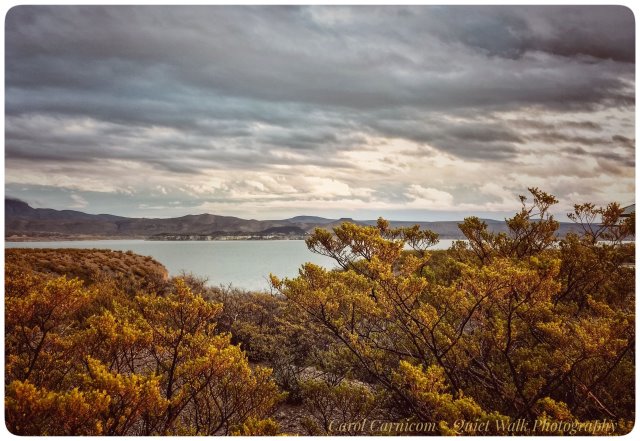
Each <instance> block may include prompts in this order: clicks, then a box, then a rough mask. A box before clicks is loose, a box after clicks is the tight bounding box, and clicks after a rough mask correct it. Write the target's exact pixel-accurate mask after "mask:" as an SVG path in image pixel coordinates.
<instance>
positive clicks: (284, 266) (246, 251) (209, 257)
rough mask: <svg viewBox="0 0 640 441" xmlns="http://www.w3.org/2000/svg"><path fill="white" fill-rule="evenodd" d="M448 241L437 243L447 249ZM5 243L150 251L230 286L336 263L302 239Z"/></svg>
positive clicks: (256, 286)
mask: <svg viewBox="0 0 640 441" xmlns="http://www.w3.org/2000/svg"><path fill="white" fill-rule="evenodd" d="M451 243H452V241H451V240H442V241H440V243H439V244H438V245H437V246H436V247H435V248H438V249H445V248H449V246H451ZM5 246H6V247H7V248H108V249H111V250H119V251H133V252H134V253H136V254H141V255H143V256H151V257H153V258H154V259H156V260H157V261H158V262H160V263H162V264H163V265H164V266H165V267H166V268H167V270H169V274H170V275H171V276H176V275H178V274H180V273H181V272H182V271H185V272H188V273H189V272H190V273H193V274H195V275H198V276H201V277H206V278H208V279H209V284H210V285H229V284H231V285H233V286H235V287H238V288H244V289H252V290H263V289H267V288H268V286H269V282H268V277H269V273H273V274H275V275H276V276H278V277H280V278H284V277H295V276H296V275H297V274H298V269H299V268H300V266H301V265H302V264H303V263H305V262H312V263H315V264H318V265H321V266H324V267H325V268H334V267H335V265H334V262H333V260H331V259H329V258H328V257H324V256H320V255H318V254H314V253H312V252H311V251H309V250H308V249H307V247H306V245H305V243H304V241H303V240H246V241H245V240H230V241H206V242H205V241H184V242H165V241H145V240H86V241H84V240H83V241H68V242H5Z"/></svg>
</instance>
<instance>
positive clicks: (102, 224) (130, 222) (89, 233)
mask: <svg viewBox="0 0 640 441" xmlns="http://www.w3.org/2000/svg"><path fill="white" fill-rule="evenodd" d="M343 222H352V223H355V224H358V225H375V223H376V220H354V219H351V218H341V219H327V218H322V217H317V216H296V217H293V218H289V219H280V220H263V221H261V220H255V219H242V218H238V217H233V216H220V215H215V214H198V215H187V216H182V217H176V218H167V219H161V218H128V217H122V216H113V215H110V214H88V213H83V212H80V211H73V210H53V209H49V208H33V207H31V206H29V205H28V204H27V203H26V202H23V201H20V200H17V199H10V198H7V199H5V238H6V239H7V240H12V241H25V240H33V241H38V240H78V239H131V238H137V239H146V238H149V237H152V236H155V237H156V238H157V237H163V236H164V237H169V236H175V237H183V238H184V237H185V236H187V237H188V236H194V237H202V236H214V237H215V236H225V233H226V235H241V234H244V233H253V234H258V235H272V234H274V233H280V234H282V236H283V238H296V239H297V238H300V235H304V234H307V233H311V232H313V230H314V229H315V228H332V227H334V226H337V225H339V224H341V223H343ZM485 222H486V223H487V224H488V225H489V230H490V231H492V232H502V231H506V226H505V223H504V222H503V221H501V220H500V221H498V220H492V219H485ZM458 223H459V222H458V221H438V222H418V221H391V226H392V227H406V226H411V225H415V224H418V225H420V226H421V227H422V228H425V229H430V230H433V231H435V232H436V233H438V234H439V235H440V237H441V238H442V239H462V238H463V236H462V234H461V233H460V230H459V229H458ZM574 229H575V226H574V224H572V223H561V224H560V229H559V234H560V236H564V235H565V234H566V233H567V232H569V231H571V230H574ZM294 233H295V234H294Z"/></svg>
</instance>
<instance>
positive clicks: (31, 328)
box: [5, 265, 283, 435]
mask: <svg viewBox="0 0 640 441" xmlns="http://www.w3.org/2000/svg"><path fill="white" fill-rule="evenodd" d="M5 283H6V301H5V304H6V321H5V347H6V354H7V357H6V361H7V364H6V377H5V384H6V386H7V394H6V397H5V406H6V423H7V427H8V428H9V430H10V431H12V432H13V433H16V434H21V435H155V434H163V435H170V434H201V435H212V434H219V433H227V434H228V433H230V431H231V428H232V427H236V426H242V425H243V424H245V422H247V421H250V422H251V423H250V425H251V427H254V426H255V427H258V428H262V429H260V430H264V431H273V427H272V425H270V424H271V423H267V422H263V420H264V419H265V418H267V417H268V416H269V415H270V413H271V411H272V409H273V407H274V406H275V404H276V403H277V402H278V401H279V400H281V399H282V397H283V396H282V394H281V393H280V392H279V391H278V388H277V386H276V384H275V383H274V381H273V380H272V379H271V370H270V369H268V368H256V369H251V368H250V366H249V364H248V360H247V358H246V356H245V354H244V353H243V352H242V351H241V350H240V348H239V347H238V346H235V345H233V344H231V336H230V335H229V334H226V333H219V332H217V330H216V329H215V320H216V317H217V316H218V315H219V314H220V311H221V309H222V306H221V305H220V304H217V303H213V302H210V301H206V300H205V299H204V298H202V297H201V296H199V295H196V294H193V293H192V292H191V290H190V289H189V288H188V286H187V285H186V284H185V283H184V282H183V281H181V280H180V279H177V280H175V281H174V282H173V284H172V285H171V286H170V287H169V288H168V292H167V293H166V295H164V296H159V295H155V294H154V293H150V292H140V293H138V295H136V296H132V295H130V294H129V293H127V292H126V291H124V290H123V289H121V288H118V287H117V286H116V285H115V284H114V283H108V282H105V281H103V282H96V283H94V284H92V285H91V286H89V287H85V286H84V285H83V283H82V282H81V281H79V280H78V279H67V278H66V277H58V278H46V277H44V276H42V275H39V274H35V273H33V272H25V271H23V270H22V269H21V268H19V267H15V266H11V265H9V266H8V268H7V271H6V279H5ZM255 430H258V429H255Z"/></svg>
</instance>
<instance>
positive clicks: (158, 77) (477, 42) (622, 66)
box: [5, 6, 635, 220]
mask: <svg viewBox="0 0 640 441" xmlns="http://www.w3.org/2000/svg"><path fill="white" fill-rule="evenodd" d="M634 26H635V25H634V17H633V14H632V13H631V11H629V10H628V9H626V8H623V7H616V6H603V7H596V6H570V7H558V6H538V7H501V6H496V7H467V6H465V7H434V6H422V7H364V6H361V7H352V8H348V7H266V6H262V7H220V6H217V7H159V6H153V7H130V6H107V7H97V6H88V7H77V6H56V7H43V6H36V7H29V6H21V7H17V8H13V9H12V10H11V11H10V12H9V14H8V16H7V19H6V27H5V36H6V62H5V66H6V72H5V74H6V120H5V122H6V124H5V126H6V134H5V149H6V153H5V154H6V184H5V185H6V188H5V191H6V193H7V194H8V195H11V196H15V197H19V198H21V199H23V200H26V201H27V202H30V203H32V205H34V206H46V207H53V208H74V209H80V210H83V211H87V212H94V213H97V212H111V213H113V214H120V215H130V216H143V215H144V216H152V217H168V216H176V215H182V214H188V213H191V214H195V213H201V212H210V213H216V214H227V215H238V216H242V217H251V218H263V219H264V218H270V217H271V218H272V217H286V216H289V215H296V214H320V215H327V216H351V217H355V218H372V217H374V218H375V217H377V216H378V215H385V216H387V217H391V218H394V219H412V220H430V219H436V218H460V217H461V216H463V215H466V214H480V215H483V216H486V217H496V218H500V217H503V215H504V214H506V213H508V212H511V211H512V210H514V209H516V208H517V206H518V205H517V198H516V195H518V194H522V193H523V192H525V191H526V188H527V187H531V186H538V187H540V188H542V189H544V190H546V191H549V192H551V193H553V194H555V195H556V196H558V197H559V198H560V199H561V201H562V203H563V205H562V206H561V207H559V209H560V211H563V210H566V209H567V207H569V206H570V205H571V204H573V203H579V202H585V201H593V202H596V203H600V204H603V203H607V202H609V201H619V202H621V203H629V202H631V201H633V200H634V199H635V184H634V169H635V135H634V133H635V130H634V112H635V108H634V102H635V83H634V71H635V59H634V54H635V47H634V42H635V34H634Z"/></svg>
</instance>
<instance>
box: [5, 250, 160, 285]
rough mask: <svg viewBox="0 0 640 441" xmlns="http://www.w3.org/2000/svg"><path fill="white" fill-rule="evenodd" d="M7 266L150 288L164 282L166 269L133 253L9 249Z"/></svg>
mask: <svg viewBox="0 0 640 441" xmlns="http://www.w3.org/2000/svg"><path fill="white" fill-rule="evenodd" d="M5 264H6V266H7V268H9V267H13V268H15V269H19V270H22V271H32V272H34V273H37V274H42V275H45V276H52V277H57V276H67V277H68V278H76V277H77V278H78V279H80V280H83V281H84V282H85V283H86V284H92V283H94V282H95V281H97V280H100V279H102V278H105V277H107V278H112V279H115V280H118V281H120V282H121V286H122V282H125V283H127V282H128V284H129V285H132V284H133V285H147V284H149V283H157V282H160V281H165V280H167V279H168V277H169V273H168V271H167V269H166V268H165V267H164V266H163V265H162V264H161V263H159V262H157V261H156V260H154V259H152V258H151V257H148V256H141V255H139V254H134V253H132V252H130V251H129V252H123V251H112V250H98V249H93V250H87V249H72V248H68V249H64V248H60V249H51V248H40V249H38V248H36V249H20V248H14V249H6V250H5Z"/></svg>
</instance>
